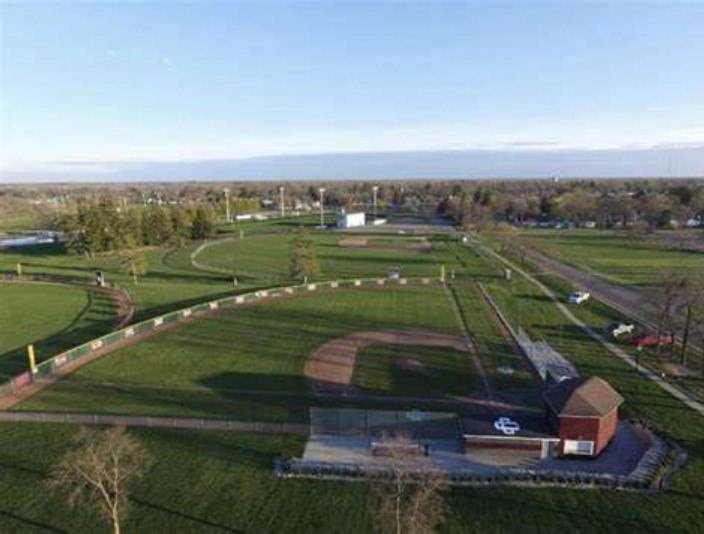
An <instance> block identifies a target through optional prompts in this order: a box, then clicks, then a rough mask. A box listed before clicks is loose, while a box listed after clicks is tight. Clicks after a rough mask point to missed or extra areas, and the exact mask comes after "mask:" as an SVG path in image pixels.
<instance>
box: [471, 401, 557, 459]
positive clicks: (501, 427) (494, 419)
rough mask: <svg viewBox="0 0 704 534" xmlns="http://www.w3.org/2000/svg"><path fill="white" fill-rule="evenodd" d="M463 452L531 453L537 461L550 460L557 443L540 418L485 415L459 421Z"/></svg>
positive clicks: (500, 414) (514, 415) (549, 428)
mask: <svg viewBox="0 0 704 534" xmlns="http://www.w3.org/2000/svg"><path fill="white" fill-rule="evenodd" d="M460 424H461V428H462V439H463V441H464V445H465V450H466V452H467V453H471V452H472V451H473V450H496V451H516V452H521V453H534V455H535V456H536V457H537V458H541V459H542V458H549V457H552V456H554V454H555V451H556V448H557V445H558V444H559V442H560V439H559V438H558V437H557V436H556V435H555V433H554V431H553V430H552V428H551V427H550V424H549V422H548V421H547V419H546V418H545V417H543V416H540V415H532V414H523V413H520V414H516V413H503V412H496V413H487V414H478V415H473V416H471V417H462V418H461V419H460Z"/></svg>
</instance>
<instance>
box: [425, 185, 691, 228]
mask: <svg viewBox="0 0 704 534" xmlns="http://www.w3.org/2000/svg"><path fill="white" fill-rule="evenodd" d="M540 184H541V183H540V182H539V183H534V184H529V183H523V184H522V187H521V186H516V185H515V184H514V185H513V186H510V184H506V183H497V184H493V185H482V186H480V187H477V188H475V189H469V188H463V187H461V186H455V187H453V190H452V192H451V193H450V194H449V195H448V196H447V198H445V199H443V200H441V201H440V202H439V204H438V211H439V212H441V213H443V214H446V215H449V216H451V217H452V218H454V219H455V221H456V222H457V223H458V224H461V225H462V226H463V227H464V228H465V229H476V230H481V229H483V228H485V227H486V226H487V225H489V224H490V223H495V222H500V221H504V222H509V223H513V224H518V225H524V224H528V223H531V222H533V223H535V222H541V221H556V220H565V221H570V222H573V223H576V224H580V223H585V222H587V221H589V222H591V223H593V224H594V225H595V226H597V227H600V228H613V227H621V228H636V229H644V230H653V229H656V228H662V227H669V226H682V225H685V224H686V223H687V221H689V220H692V219H695V220H696V219H697V218H699V220H701V221H704V183H703V182H701V181H699V182H696V181H692V182H689V183H683V184H679V185H670V186H669V187H668V186H667V183H666V182H665V183H663V182H660V183H657V184H655V185H656V186H657V187H656V186H651V187H640V188H631V187H627V185H628V182H624V183H621V184H618V186H614V185H613V184H612V185H611V186H607V184H604V183H601V182H597V183H594V184H583V183H569V182H568V183H565V184H562V185H558V184H552V185H547V184H544V183H542V187H541V185H540Z"/></svg>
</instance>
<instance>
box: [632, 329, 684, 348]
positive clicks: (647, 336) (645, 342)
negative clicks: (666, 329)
mask: <svg viewBox="0 0 704 534" xmlns="http://www.w3.org/2000/svg"><path fill="white" fill-rule="evenodd" d="M673 342H674V338H673V337H672V334H669V333H662V334H660V336H658V335H657V334H655V333H653V332H646V333H644V334H640V335H639V336H636V337H635V338H633V344H634V345H635V346H636V347H638V348H639V349H642V348H644V347H655V346H657V345H670V344H672V343H673Z"/></svg>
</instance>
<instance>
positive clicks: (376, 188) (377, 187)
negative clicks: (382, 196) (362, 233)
mask: <svg viewBox="0 0 704 534" xmlns="http://www.w3.org/2000/svg"><path fill="white" fill-rule="evenodd" d="M378 191H379V186H378V185H375V186H373V187H372V195H373V196H374V220H375V221H376V194H377V192H378Z"/></svg>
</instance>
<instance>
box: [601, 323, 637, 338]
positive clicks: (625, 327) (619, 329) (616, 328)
mask: <svg viewBox="0 0 704 534" xmlns="http://www.w3.org/2000/svg"><path fill="white" fill-rule="evenodd" d="M634 328H635V325H633V324H631V323H624V322H622V321H615V322H613V323H609V324H608V325H607V326H606V333H607V334H609V335H610V336H611V337H619V336H622V335H624V334H632V333H633V329H634Z"/></svg>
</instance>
